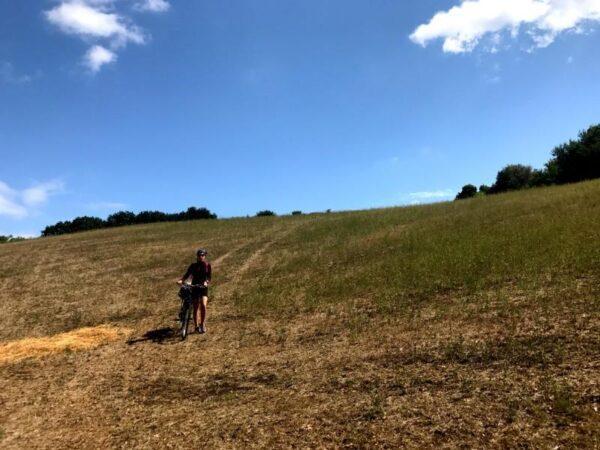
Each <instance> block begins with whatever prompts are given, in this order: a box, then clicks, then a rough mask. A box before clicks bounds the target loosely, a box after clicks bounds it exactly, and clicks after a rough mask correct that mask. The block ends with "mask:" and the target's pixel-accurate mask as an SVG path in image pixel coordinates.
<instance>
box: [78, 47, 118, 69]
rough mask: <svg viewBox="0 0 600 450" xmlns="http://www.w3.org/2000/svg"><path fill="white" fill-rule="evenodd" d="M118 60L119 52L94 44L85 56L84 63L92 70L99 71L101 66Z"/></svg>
mask: <svg viewBox="0 0 600 450" xmlns="http://www.w3.org/2000/svg"><path fill="white" fill-rule="evenodd" d="M116 60H117V54H116V53H115V52H112V51H110V50H109V49H107V48H105V47H102V46H101V45H94V46H93V47H92V48H90V49H89V50H88V51H87V53H86V54H85V56H84V57H83V63H84V64H85V65H86V66H87V67H88V69H90V70H91V71H92V72H94V73H95V72H98V71H99V70H100V68H101V67H102V66H103V65H105V64H109V63H112V62H115V61H116Z"/></svg>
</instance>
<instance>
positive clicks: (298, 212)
mask: <svg viewBox="0 0 600 450" xmlns="http://www.w3.org/2000/svg"><path fill="white" fill-rule="evenodd" d="M301 214H302V211H292V216H299V215H301Z"/></svg>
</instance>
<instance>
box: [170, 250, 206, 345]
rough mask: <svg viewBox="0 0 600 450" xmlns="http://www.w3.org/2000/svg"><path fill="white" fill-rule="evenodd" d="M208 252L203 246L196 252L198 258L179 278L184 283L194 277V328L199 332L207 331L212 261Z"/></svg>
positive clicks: (180, 282) (178, 282) (178, 281)
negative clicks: (207, 259)
mask: <svg viewBox="0 0 600 450" xmlns="http://www.w3.org/2000/svg"><path fill="white" fill-rule="evenodd" d="M207 254H208V252H207V251H206V250H205V249H203V248H201V249H199V250H198V251H197V252H196V257H197V258H198V260H197V261H196V262H195V263H192V264H190V266H189V267H188V269H187V271H186V272H185V274H184V275H183V276H182V277H181V278H180V279H179V280H177V284H180V285H181V284H183V283H184V282H185V281H187V279H188V278H189V277H190V276H191V277H192V285H193V288H192V300H193V302H194V303H193V304H194V329H195V330H196V331H197V332H198V333H206V306H207V305H208V285H209V283H210V280H211V267H210V263H209V262H208V261H206V255H207ZM198 308H200V324H198Z"/></svg>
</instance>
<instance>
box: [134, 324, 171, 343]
mask: <svg viewBox="0 0 600 450" xmlns="http://www.w3.org/2000/svg"><path fill="white" fill-rule="evenodd" d="M175 336H176V330H175V329H174V328H172V327H165V328H157V329H155V330H150V331H147V332H146V333H144V335H143V336H142V337H139V338H132V339H129V340H128V341H127V344H129V345H133V344H137V343H139V342H146V341H152V342H154V343H155V344H162V343H163V342H165V341H166V340H168V339H171V338H174V337H175Z"/></svg>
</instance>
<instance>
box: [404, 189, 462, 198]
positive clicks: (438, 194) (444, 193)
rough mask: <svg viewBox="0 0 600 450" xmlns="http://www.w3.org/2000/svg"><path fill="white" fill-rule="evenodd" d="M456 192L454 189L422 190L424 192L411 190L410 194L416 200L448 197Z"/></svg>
mask: <svg viewBox="0 0 600 450" xmlns="http://www.w3.org/2000/svg"><path fill="white" fill-rule="evenodd" d="M453 193H454V190H452V189H443V190H440V191H422V192H411V193H410V194H408V196H409V197H410V198H412V199H414V200H430V199H436V198H448V197H451V196H452V195H453Z"/></svg>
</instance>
